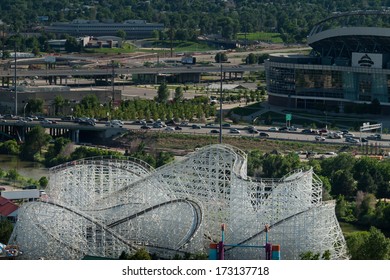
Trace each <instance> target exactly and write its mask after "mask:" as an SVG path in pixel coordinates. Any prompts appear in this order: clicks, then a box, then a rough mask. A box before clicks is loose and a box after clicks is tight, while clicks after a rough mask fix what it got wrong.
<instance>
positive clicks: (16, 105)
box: [14, 40, 18, 116]
mask: <svg viewBox="0 0 390 280" xmlns="http://www.w3.org/2000/svg"><path fill="white" fill-rule="evenodd" d="M14 55H15V57H14V58H15V61H14V91H15V116H17V115H18V91H17V87H16V40H15V46H14Z"/></svg>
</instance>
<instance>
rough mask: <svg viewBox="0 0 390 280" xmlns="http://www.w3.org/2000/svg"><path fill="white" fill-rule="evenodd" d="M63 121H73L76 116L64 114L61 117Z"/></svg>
mask: <svg viewBox="0 0 390 280" xmlns="http://www.w3.org/2000/svg"><path fill="white" fill-rule="evenodd" d="M61 120H62V121H73V120H74V117H73V116H64V117H62V118H61Z"/></svg>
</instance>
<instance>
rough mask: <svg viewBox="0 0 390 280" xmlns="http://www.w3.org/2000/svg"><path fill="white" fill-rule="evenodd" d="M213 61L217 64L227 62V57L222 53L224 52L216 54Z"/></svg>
mask: <svg viewBox="0 0 390 280" xmlns="http://www.w3.org/2000/svg"><path fill="white" fill-rule="evenodd" d="M214 59H215V62H217V63H221V62H227V61H228V57H227V55H226V53H224V52H219V53H217V54H216V55H215V57H214Z"/></svg>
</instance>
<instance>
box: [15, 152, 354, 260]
mask: <svg viewBox="0 0 390 280" xmlns="http://www.w3.org/2000/svg"><path fill="white" fill-rule="evenodd" d="M46 193H47V198H46V199H42V200H41V201H34V202H28V203H26V204H24V205H23V206H22V207H21V208H20V212H19V217H18V221H17V223H16V225H15V228H14V231H13V233H12V235H11V238H10V241H9V244H17V245H18V246H19V248H20V249H21V250H22V251H23V255H22V256H21V258H24V259H30V260H33V259H65V260H73V259H75V260H77V259H82V258H83V257H85V256H87V255H89V256H99V257H106V258H118V257H119V256H120V254H121V253H122V252H123V251H125V252H127V253H134V252H135V251H136V250H138V249H140V248H145V249H146V250H147V251H148V252H149V253H151V254H155V255H157V256H158V257H159V258H161V259H171V258H174V257H175V256H176V257H177V256H183V255H185V254H188V253H190V254H191V253H192V254H199V253H203V254H208V250H209V247H210V244H211V243H218V242H220V240H221V231H220V229H221V225H222V224H224V225H225V226H226V229H225V232H224V234H225V235H224V238H225V242H226V243H228V244H236V246H231V247H229V248H226V249H225V252H224V254H225V259H230V260H234V259H238V260H245V259H251V260H256V259H265V252H264V251H263V250H260V249H258V248H256V246H257V245H264V244H265V241H266V240H265V239H266V238H267V239H268V240H269V241H270V242H272V243H273V244H279V245H280V248H281V259H299V258H300V255H301V254H302V253H305V252H308V251H310V252H313V253H320V254H323V253H324V252H326V251H329V252H330V255H331V258H332V259H348V253H347V248H346V243H345V239H344V236H343V234H342V231H341V229H340V226H339V223H338V221H337V219H336V215H335V202H334V201H323V200H322V182H321V181H320V180H319V178H318V177H317V176H316V175H315V174H314V172H313V170H311V169H308V170H296V171H294V172H291V173H290V174H286V175H285V176H284V177H283V178H278V179H254V178H251V177H248V176H247V155H246V154H245V153H244V152H243V151H241V150H239V149H237V148H235V147H233V146H229V145H222V144H218V145H210V146H206V147H203V148H201V149H199V150H197V151H195V152H193V153H191V154H189V155H187V156H186V157H185V158H184V159H182V160H179V161H175V162H172V163H170V164H167V165H165V166H162V167H160V168H158V169H153V168H151V167H150V166H149V165H148V164H146V163H144V162H141V161H139V160H134V159H128V158H126V159H114V158H105V157H98V158H89V159H83V160H78V161H73V162H70V163H66V164H64V165H60V166H57V167H54V168H52V169H51V170H50V178H49V185H48V187H47V190H46ZM265 225H266V226H265ZM265 228H267V230H266V229H265ZM268 229H269V230H268ZM252 245H253V246H252Z"/></svg>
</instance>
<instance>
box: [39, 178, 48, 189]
mask: <svg viewBox="0 0 390 280" xmlns="http://www.w3.org/2000/svg"><path fill="white" fill-rule="evenodd" d="M47 184H49V180H48V179H47V178H46V177H45V176H42V177H41V178H39V186H40V187H41V188H46V187H47Z"/></svg>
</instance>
